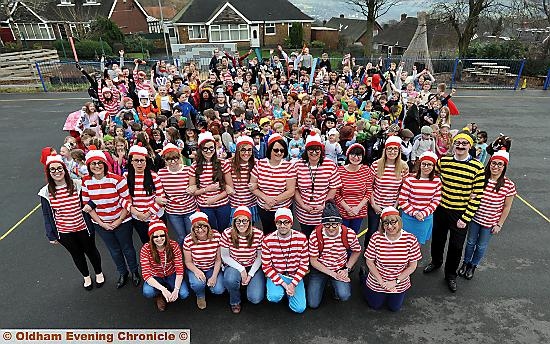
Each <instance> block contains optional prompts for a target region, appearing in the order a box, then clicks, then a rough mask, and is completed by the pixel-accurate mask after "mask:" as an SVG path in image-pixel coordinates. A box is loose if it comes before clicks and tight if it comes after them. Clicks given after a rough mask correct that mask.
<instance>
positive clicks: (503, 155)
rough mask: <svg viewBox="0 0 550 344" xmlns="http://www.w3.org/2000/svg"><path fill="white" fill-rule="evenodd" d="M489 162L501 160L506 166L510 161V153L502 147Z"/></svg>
mask: <svg viewBox="0 0 550 344" xmlns="http://www.w3.org/2000/svg"><path fill="white" fill-rule="evenodd" d="M489 160H490V161H493V160H502V161H504V163H505V164H506V165H508V162H509V161H510V153H508V152H507V151H506V148H504V147H502V148H501V149H500V150H499V151H497V152H496V153H495V154H493V156H492V157H491V159H489Z"/></svg>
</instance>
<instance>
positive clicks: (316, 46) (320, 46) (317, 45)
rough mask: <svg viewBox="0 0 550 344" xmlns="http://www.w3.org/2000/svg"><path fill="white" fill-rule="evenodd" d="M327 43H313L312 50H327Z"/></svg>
mask: <svg viewBox="0 0 550 344" xmlns="http://www.w3.org/2000/svg"><path fill="white" fill-rule="evenodd" d="M325 46H326V44H325V42H322V41H312V42H311V47H312V48H320V49H325Z"/></svg>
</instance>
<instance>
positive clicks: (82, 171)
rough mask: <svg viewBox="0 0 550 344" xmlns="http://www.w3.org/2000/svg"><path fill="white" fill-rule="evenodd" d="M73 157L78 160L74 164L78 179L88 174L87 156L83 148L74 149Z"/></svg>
mask: <svg viewBox="0 0 550 344" xmlns="http://www.w3.org/2000/svg"><path fill="white" fill-rule="evenodd" d="M71 158H73V160H74V161H75V162H76V165H75V166H74V171H73V172H74V174H75V175H76V176H77V178H78V179H81V178H82V177H84V176H87V175H88V168H87V167H86V162H85V160H86V156H85V155H84V151H83V150H82V149H73V150H72V151H71Z"/></svg>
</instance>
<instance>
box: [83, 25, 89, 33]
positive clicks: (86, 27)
mask: <svg viewBox="0 0 550 344" xmlns="http://www.w3.org/2000/svg"><path fill="white" fill-rule="evenodd" d="M82 27H83V28H84V33H88V32H90V29H91V28H90V23H84V24H83V25H82Z"/></svg>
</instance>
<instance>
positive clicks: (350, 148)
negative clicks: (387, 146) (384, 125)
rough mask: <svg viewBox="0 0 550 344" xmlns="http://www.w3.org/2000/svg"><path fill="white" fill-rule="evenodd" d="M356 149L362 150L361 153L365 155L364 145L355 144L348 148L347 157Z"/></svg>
mask: <svg viewBox="0 0 550 344" xmlns="http://www.w3.org/2000/svg"><path fill="white" fill-rule="evenodd" d="M354 148H360V149H361V151H362V152H363V155H365V147H363V145H362V144H360V143H354V144H352V145H351V146H349V147H348V150H347V151H346V156H349V153H350V152H351V150H352V149H354Z"/></svg>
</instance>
